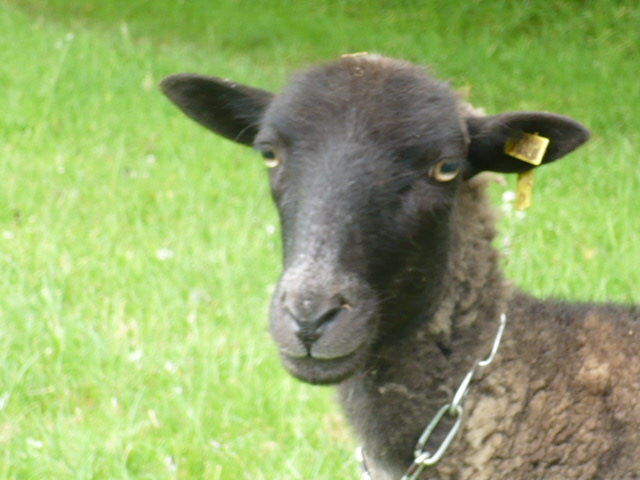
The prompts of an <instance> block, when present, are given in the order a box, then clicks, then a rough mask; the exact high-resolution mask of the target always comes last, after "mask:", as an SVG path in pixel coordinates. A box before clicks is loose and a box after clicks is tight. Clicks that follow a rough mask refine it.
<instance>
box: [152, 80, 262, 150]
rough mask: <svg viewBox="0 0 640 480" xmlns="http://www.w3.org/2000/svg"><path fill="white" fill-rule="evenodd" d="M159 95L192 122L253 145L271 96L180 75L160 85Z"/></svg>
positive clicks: (229, 84) (235, 86)
mask: <svg viewBox="0 0 640 480" xmlns="http://www.w3.org/2000/svg"><path fill="white" fill-rule="evenodd" d="M160 88H161V90H162V92H163V93H164V94H165V95H166V96H167V97H169V99H170V100H171V101H172V102H173V103H175V104H176V105H177V106H178V108H179V109H180V110H182V111H183V112H184V113H185V114H186V115H187V116H189V117H190V118H192V119H193V120H195V121H196V122H198V123H200V124H201V125H204V126H205V127H207V128H208V129H210V130H213V131H214V132H215V133H217V134H219V135H222V136H223V137H226V138H228V139H230V140H233V141H234V142H238V143H242V144H245V145H251V144H253V139H254V138H255V136H256V134H257V133H258V128H259V123H260V120H261V118H262V115H263V113H264V111H265V109H266V108H267V106H268V105H269V103H270V102H271V99H272V98H273V94H272V93H270V92H267V91H265V90H261V89H258V88H253V87H248V86H246V85H241V84H238V83H233V82H230V81H228V80H224V79H222V78H216V77H207V76H204V75H194V74H188V73H182V74H178V75H171V76H169V77H167V78H165V79H164V80H162V82H161V83H160Z"/></svg>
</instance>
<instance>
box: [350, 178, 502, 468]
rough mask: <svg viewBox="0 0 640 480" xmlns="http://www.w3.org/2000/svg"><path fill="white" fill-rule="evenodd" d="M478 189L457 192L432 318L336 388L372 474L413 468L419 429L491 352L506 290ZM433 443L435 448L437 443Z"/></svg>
mask: <svg viewBox="0 0 640 480" xmlns="http://www.w3.org/2000/svg"><path fill="white" fill-rule="evenodd" d="M486 183H487V181H486V180H483V179H481V178H479V179H476V180H474V181H472V182H469V183H468V184H465V185H464V186H462V188H461V191H460V195H459V197H458V200H457V203H456V206H455V208H454V211H453V214H452V215H453V217H452V242H451V251H450V254H449V262H448V268H447V271H446V273H445V276H444V278H443V282H442V285H443V287H442V291H441V292H440V294H439V295H440V299H439V301H438V302H437V307H436V308H435V309H434V310H433V313H432V314H431V315H430V316H428V317H427V318H423V319H421V320H420V321H418V322H417V323H414V327H413V328H412V329H410V330H407V331H405V332H404V334H402V335H394V337H393V338H390V339H389V341H388V342H385V341H384V338H383V339H382V341H381V342H379V344H378V345H376V347H375V349H374V351H373V352H372V355H371V357H370V360H369V362H368V364H367V366H366V368H365V369H364V370H363V371H362V373H361V374H360V375H356V376H355V377H352V378H351V379H349V380H347V381H346V382H344V383H343V384H342V385H341V386H340V396H341V402H342V404H343V407H344V408H345V411H346V413H347V416H348V418H349V420H350V421H351V423H352V424H353V426H354V428H355V430H356V432H357V433H358V435H359V437H360V439H361V441H362V442H363V446H364V450H365V451H366V453H367V456H368V458H369V459H371V460H372V461H373V463H374V464H375V467H374V468H381V469H382V470H384V471H385V472H393V475H394V476H395V477H397V478H400V476H401V475H402V474H403V473H404V470H405V469H406V468H407V467H408V466H409V465H410V463H411V461H412V460H413V448H414V446H415V442H416V439H417V438H418V436H419V435H420V433H421V432H422V430H423V429H424V427H425V425H426V424H427V423H428V422H429V421H430V420H431V418H433V416H434V414H435V413H436V412H437V410H438V409H439V408H440V407H441V406H442V405H444V404H446V403H447V402H448V401H449V400H450V399H451V395H452V393H453V392H454V391H455V389H456V388H457V387H458V385H459V384H460V382H461V380H462V379H463V378H464V376H465V374H466V372H467V371H468V370H469V369H470V368H471V366H472V365H473V363H474V362H475V361H476V360H477V359H478V358H484V357H485V356H486V354H487V352H488V351H490V350H491V346H492V343H493V340H494V338H495V332H496V328H497V327H498V324H499V317H500V314H501V313H502V312H503V311H504V310H505V305H506V303H507V299H508V298H507V297H508V291H509V289H508V288H507V287H506V285H505V282H504V280H503V277H502V274H501V272H500V268H499V265H498V262H499V256H498V253H497V252H496V251H495V249H494V248H493V247H492V245H491V242H492V240H493V238H494V237H495V229H494V223H495V216H494V213H493V210H492V209H491V207H490V206H489V204H488V201H487V198H486V194H485V189H486ZM444 433H446V432H443V435H444ZM433 441H434V443H435V444H438V443H439V442H441V441H442V437H439V436H438V435H435V436H434V438H433ZM374 478H386V477H384V476H383V477H379V476H376V477H374ZM390 478H391V477H390Z"/></svg>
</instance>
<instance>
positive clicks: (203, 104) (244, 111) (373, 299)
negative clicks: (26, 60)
mask: <svg viewBox="0 0 640 480" xmlns="http://www.w3.org/2000/svg"><path fill="white" fill-rule="evenodd" d="M162 88H163V90H164V92H165V93H166V94H167V95H168V96H169V98H171V99H172V100H173V101H174V102H175V103H176V104H177V105H178V106H179V107H180V108H181V109H182V110H183V111H184V112H185V113H186V114H187V115H189V116H191V117H192V118H194V119H195V120H196V121H198V122H200V123H202V124H204V125H205V126H207V127H209V128H210V129H212V130H214V131H215V132H217V133H219V134H221V135H223V136H226V137H227V138H230V139H233V140H235V141H238V142H240V143H243V144H247V145H252V146H254V147H255V148H256V149H257V150H258V151H259V152H261V153H262V155H263V157H264V159H265V163H266V165H267V166H268V167H270V168H269V179H270V183H271V190H272V194H273V199H274V201H275V203H276V205H277V208H278V211H279V214H280V220H281V227H282V235H283V249H284V252H283V254H284V266H283V272H282V276H281V278H280V281H279V283H278V286H277V288H276V291H275V293H274V295H273V298H272V302H271V308H270V329H271V333H272V336H273V338H274V340H275V342H276V343H277V345H278V347H279V350H280V352H281V356H282V359H283V363H284V365H285V367H286V368H287V369H288V370H289V372H290V373H291V374H293V375H294V376H296V377H298V378H300V379H301V380H304V381H307V382H311V383H337V382H340V381H342V380H344V379H345V378H348V377H349V376H351V375H353V374H354V373H355V372H357V371H359V370H360V369H361V368H362V366H363V364H364V363H365V362H366V360H367V358H368V357H369V355H370V353H371V351H372V349H375V346H376V344H377V343H378V342H380V341H383V339H385V338H388V336H389V334H391V333H399V332H401V331H402V330H403V329H406V328H407V327H408V326H410V325H411V324H412V322H414V321H421V320H425V319H428V318H429V316H430V313H432V312H433V311H434V309H435V307H436V305H437V301H438V299H439V296H440V294H441V292H440V285H441V283H442V278H443V275H444V274H445V272H446V268H447V258H448V252H449V251H450V249H451V239H450V230H451V222H452V209H453V206H454V204H455V198H456V192H457V191H458V189H459V187H460V184H461V182H463V181H466V180H467V179H468V178H470V177H471V176H473V175H474V174H476V173H477V172H479V171H481V170H495V171H502V172H517V171H524V170H527V169H528V168H531V166H530V165H527V164H525V163H524V162H521V161H519V160H517V159H515V158H512V157H509V156H508V155H505V154H504V143H505V141H506V140H508V139H509V138H511V137H513V136H514V135H516V136H517V135H521V134H522V132H531V133H533V132H537V133H540V134H542V135H546V136H548V137H551V138H552V143H551V145H550V147H549V150H548V152H547V154H546V156H545V157H544V162H549V161H552V160H555V159H556V158H559V157H560V156H562V155H564V154H565V153H567V152H568V151H571V150H572V149H573V148H575V147H576V146H578V145H579V144H580V143H582V142H583V141H584V140H586V138H587V132H586V130H585V129H584V128H583V127H582V126H580V125H579V124H577V123H576V122H574V121H572V120H570V119H567V118H566V117H561V116H558V115H551V114H540V113H511V114H504V115H498V116H494V117H481V118H465V117H464V115H463V114H461V107H460V105H459V102H458V100H457V98H456V97H455V95H454V94H453V93H452V91H451V90H450V89H449V88H448V87H447V85H445V84H443V83H441V82H438V81H436V80H434V79H432V78H431V77H430V76H428V75H427V74H426V73H425V72H424V70H423V69H421V68H419V67H416V66H413V65H411V64H408V63H405V62H401V61H397V60H390V59H387V58H383V57H379V56H362V57H347V58H342V59H340V60H339V61H337V62H334V63H330V64H327V65H324V66H321V67H317V68H314V69H312V70H309V71H307V72H305V73H302V74H300V75H298V76H296V77H294V79H293V80H292V82H291V83H290V84H289V85H288V86H287V87H286V88H285V90H284V91H283V92H282V93H281V94H280V95H277V96H274V95H272V94H270V93H268V92H265V91H263V90H258V89H254V88H251V87H246V86H242V85H238V84H234V83H230V82H227V81H224V80H220V79H217V78H213V77H202V76H195V75H177V76H172V77H168V78H167V79H166V80H165V81H164V82H163V84H162ZM398 319H402V320H398Z"/></svg>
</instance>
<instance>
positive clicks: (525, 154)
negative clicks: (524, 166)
mask: <svg viewBox="0 0 640 480" xmlns="http://www.w3.org/2000/svg"><path fill="white" fill-rule="evenodd" d="M548 146H549V139H548V138H547V137H542V136H540V135H538V134H536V133H523V134H522V136H518V137H513V138H510V139H509V140H507V142H506V143H505V144H504V153H506V154H507V155H509V156H511V157H514V158H517V159H518V160H522V161H523V162H527V163H530V164H531V165H536V166H538V165H540V164H541V163H542V159H543V158H544V154H545V152H546V151H547V147H548Z"/></svg>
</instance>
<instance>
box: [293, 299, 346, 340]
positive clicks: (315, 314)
mask: <svg viewBox="0 0 640 480" xmlns="http://www.w3.org/2000/svg"><path fill="white" fill-rule="evenodd" d="M347 308H348V305H347V303H346V302H345V301H344V299H343V298H342V297H341V296H339V295H336V296H333V297H330V298H326V299H308V298H307V299H295V298H293V299H291V300H289V301H287V302H286V304H285V311H286V312H287V315H289V316H290V317H291V318H292V319H293V321H294V322H295V328H296V330H295V334H296V336H297V337H298V338H299V339H300V341H301V342H302V343H304V344H305V345H306V346H307V347H310V346H311V345H312V344H313V343H315V342H316V341H318V339H320V337H321V336H322V335H323V333H324V331H325V329H326V327H327V325H328V324H329V323H331V322H332V321H333V320H334V319H335V318H336V317H337V316H338V315H339V314H340V312H341V311H343V310H345V309H347Z"/></svg>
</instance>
